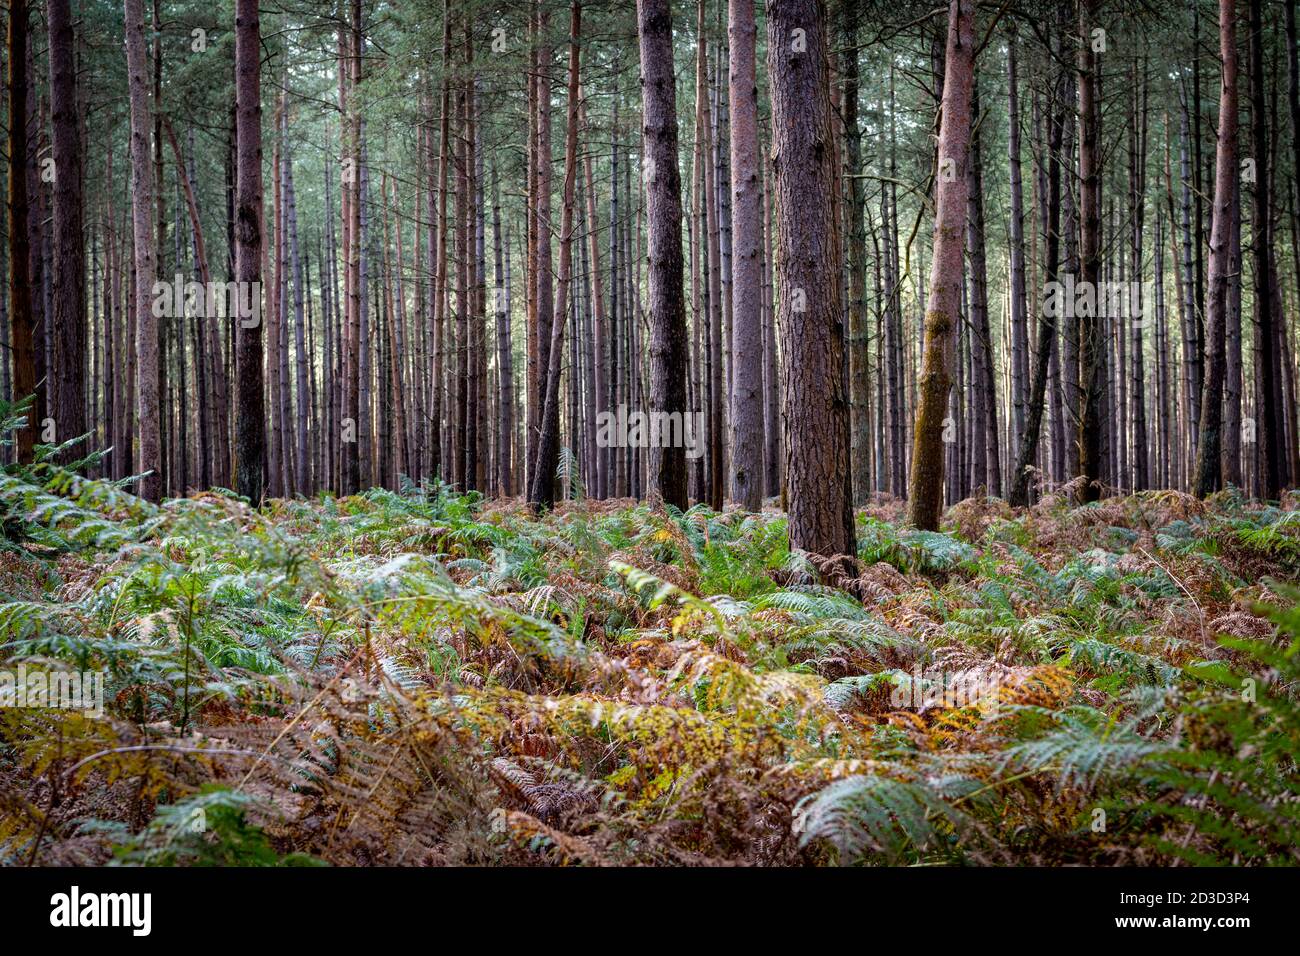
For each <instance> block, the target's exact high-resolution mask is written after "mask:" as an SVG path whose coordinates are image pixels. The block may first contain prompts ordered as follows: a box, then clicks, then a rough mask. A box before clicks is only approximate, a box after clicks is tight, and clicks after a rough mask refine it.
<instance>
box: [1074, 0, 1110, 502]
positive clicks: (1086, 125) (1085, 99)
mask: <svg viewBox="0 0 1300 956" xmlns="http://www.w3.org/2000/svg"><path fill="white" fill-rule="evenodd" d="M1097 2H1098V0H1083V2H1082V3H1080V4H1079V38H1080V39H1079V55H1078V84H1079V220H1080V222H1079V225H1080V230H1079V247H1080V248H1079V281H1080V282H1081V283H1082V284H1083V286H1084V288H1085V289H1089V288H1090V289H1092V290H1094V298H1095V290H1096V289H1097V288H1098V282H1099V281H1100V279H1101V152H1100V150H1101V144H1100V142H1099V139H1100V134H1099V131H1098V125H1099V124H1098V119H1099V117H1100V110H1099V109H1098V107H1097V100H1096V93H1097V56H1096V53H1095V52H1094V51H1093V48H1092V43H1093V38H1092V17H1093V14H1094V13H1095V11H1096V6H1097ZM1098 311H1099V310H1098V309H1095V308H1094V309H1084V310H1082V312H1081V314H1079V315H1078V316H1077V327H1078V336H1079V392H1080V396H1079V418H1078V430H1077V432H1076V441H1077V443H1078V447H1079V470H1078V474H1079V475H1080V476H1082V477H1083V478H1084V479H1085V481H1084V484H1083V487H1082V489H1081V490H1080V494H1081V495H1082V497H1083V500H1085V501H1095V500H1096V499H1097V498H1099V497H1100V495H1101V482H1102V480H1103V478H1104V475H1103V474H1102V431H1103V429H1104V428H1105V427H1106V423H1105V421H1104V420H1103V418H1102V397H1103V391H1104V390H1105V383H1104V380H1103V375H1104V372H1105V367H1106V356H1105V349H1106V339H1105V323H1104V322H1103V321H1102V320H1101V319H1100V317H1099V316H1098V315H1097V312H1098Z"/></svg>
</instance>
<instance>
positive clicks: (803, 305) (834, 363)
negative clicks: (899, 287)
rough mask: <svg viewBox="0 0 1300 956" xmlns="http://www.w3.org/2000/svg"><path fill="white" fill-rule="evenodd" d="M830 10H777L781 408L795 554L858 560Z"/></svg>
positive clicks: (780, 5) (777, 1)
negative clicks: (851, 491)
mask: <svg viewBox="0 0 1300 956" xmlns="http://www.w3.org/2000/svg"><path fill="white" fill-rule="evenodd" d="M828 39H829V38H828V36H827V24H826V9H825V5H824V3H822V2H821V0H769V2H768V7H767V50H768V53H767V59H768V63H767V66H768V76H769V77H770V81H771V95H772V155H773V165H774V170H775V175H774V183H773V187H774V197H775V200H776V218H777V223H778V229H777V276H778V286H779V290H778V291H779V296H780V306H779V309H780V314H781V323H780V325H781V352H782V356H783V358H784V359H785V362H784V365H783V367H782V389H781V391H782V403H783V414H784V428H785V446H786V477H787V482H788V486H787V489H786V495H785V498H786V502H787V507H788V511H789V516H790V517H789V524H790V546H791V548H797V549H801V550H804V551H808V552H812V553H816V554H822V555H826V556H834V555H840V554H845V555H849V556H850V557H852V556H853V555H855V554H856V545H855V536H854V529H853V503H852V501H851V500H850V498H849V494H848V490H849V486H848V484H847V483H846V482H845V480H844V479H845V476H846V475H847V473H848V468H849V420H848V417H849V396H848V395H847V394H845V381H844V377H843V374H842V366H843V359H844V355H843V350H844V340H845V336H844V334H843V324H844V315H843V312H842V310H841V307H840V268H841V265H842V263H841V253H840V237H839V229H838V223H837V218H838V216H837V198H838V197H837V196H836V192H835V181H836V176H835V164H836V162H837V159H836V156H835V151H834V149H833V148H832V139H831V137H832V131H831V123H832V117H831V108H830V83H829V76H828V69H827V67H828V61H827V57H828V52H829V51H828Z"/></svg>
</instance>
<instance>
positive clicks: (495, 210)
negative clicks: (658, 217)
mask: <svg viewBox="0 0 1300 956" xmlns="http://www.w3.org/2000/svg"><path fill="white" fill-rule="evenodd" d="M588 169H590V167H588ZM492 236H493V243H492V248H493V275H494V278H495V280H496V294H495V296H494V297H493V303H494V307H493V312H494V313H495V314H496V324H497V382H498V384H497V389H498V398H497V493H498V494H500V495H502V496H503V497H506V498H509V497H510V496H511V495H513V494H514V458H513V456H512V455H511V448H510V437H511V436H512V435H513V434H514V431H515V420H514V415H515V389H514V378H515V373H514V365H513V361H514V360H513V356H512V354H511V353H512V351H513V349H512V347H511V345H510V286H509V281H508V280H507V279H506V276H505V272H504V269H503V258H504V257H503V255H502V250H503V248H504V249H505V250H506V251H509V248H510V239H509V236H506V237H504V238H503V237H502V235H501V200H500V198H499V196H498V193H497V168H496V164H495V163H493V164H492Z"/></svg>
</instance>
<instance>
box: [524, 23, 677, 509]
mask: <svg viewBox="0 0 1300 956" xmlns="http://www.w3.org/2000/svg"><path fill="white" fill-rule="evenodd" d="M638 14H639V12H638ZM639 26H640V19H639V15H638V27H639ZM581 27H582V7H581V5H580V4H579V3H577V2H576V0H575V2H574V3H573V4H572V6H571V7H570V11H569V105H568V118H567V122H566V124H565V137H564V185H563V187H562V195H563V199H562V201H561V202H562V207H563V209H562V212H561V226H560V274H559V281H558V283H557V287H556V295H555V314H554V316H553V321H552V323H551V329H550V333H551V337H550V341H549V342H548V343H547V347H546V356H547V369H546V378H545V380H544V381H545V389H546V393H545V402H544V403H543V406H542V422H541V430H540V432H539V434H538V437H537V459H536V468H535V470H534V473H533V484H532V488H531V489H530V490H529V495H528V500H529V503H530V504H532V506H533V507H534V508H535V509H538V508H549V507H551V506H552V505H554V504H555V470H556V465H557V463H558V461H559V454H560V372H561V361H562V358H563V354H564V348H563V346H564V329H565V324H566V321H567V320H568V317H569V298H568V297H569V294H570V291H571V287H572V285H573V212H574V208H573V207H574V190H575V186H576V180H577V170H578V50H579V36H580V35H581ZM638 32H639V31H638ZM671 62H672V60H671V59H670V60H669V63H671ZM545 125H546V124H543V126H545ZM546 246H547V248H548V249H549V241H548V242H547V243H546ZM680 247H681V238H680V234H679V237H678V250H679V251H678V255H680V254H681V253H680ZM540 279H545V280H546V282H547V283H548V285H549V278H547V277H546V276H544V275H541V274H539V280H540ZM679 284H680V282H679ZM541 298H543V299H544V298H545V296H544V294H542V295H541ZM542 308H543V309H544V308H545V305H544V304H543V306H542ZM539 321H540V320H539ZM576 371H577V370H576V369H574V370H572V371H571V374H575V373H576Z"/></svg>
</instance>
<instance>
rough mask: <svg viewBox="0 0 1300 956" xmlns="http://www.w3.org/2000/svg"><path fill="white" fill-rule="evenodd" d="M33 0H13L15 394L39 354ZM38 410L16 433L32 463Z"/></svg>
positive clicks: (30, 385)
mask: <svg viewBox="0 0 1300 956" xmlns="http://www.w3.org/2000/svg"><path fill="white" fill-rule="evenodd" d="M27 17H28V14H27V2H26V0H10V3H9V75H8V82H7V86H8V90H9V222H8V227H9V318H10V326H11V328H12V330H13V332H12V337H11V348H12V350H13V397H14V400H15V401H21V400H22V399H24V398H27V397H28V396H33V395H35V392H36V357H35V342H34V341H33V339H34V330H33V327H34V316H33V315H32V287H31V274H30V272H29V268H30V249H29V239H28V235H29V234H28V229H29V226H30V224H29V222H28V204H27V173H28V166H27V84H28V76H27V40H28V22H27ZM34 415H35V410H34V409H33V411H29V412H28V413H27V424H26V425H25V426H23V427H21V428H19V429H18V430H17V432H16V434H15V441H16V443H17V459H18V462H19V464H24V465H29V464H31V463H32V460H33V455H34V447H35V439H36V432H37V421H36V420H34Z"/></svg>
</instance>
